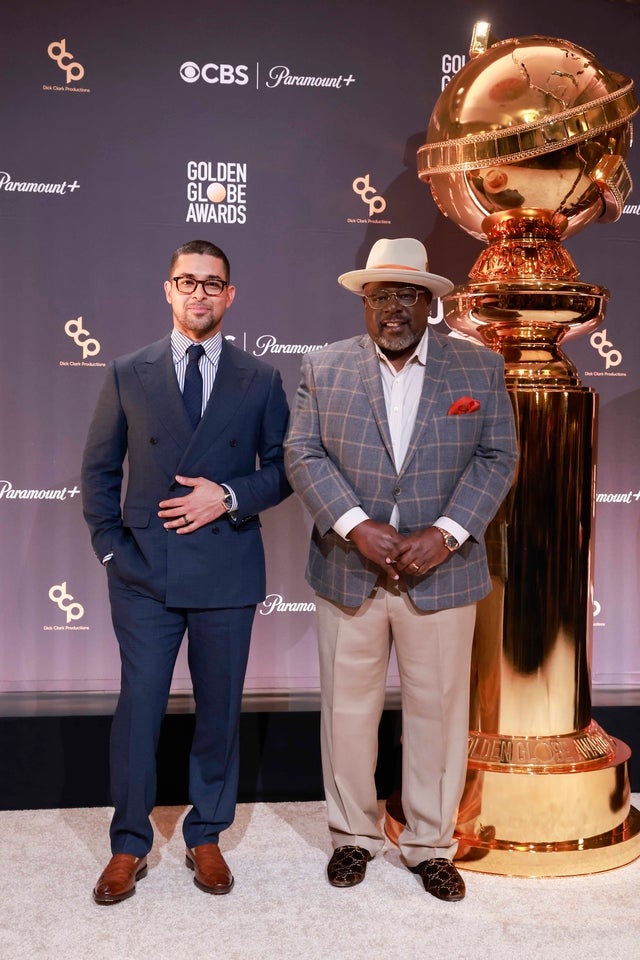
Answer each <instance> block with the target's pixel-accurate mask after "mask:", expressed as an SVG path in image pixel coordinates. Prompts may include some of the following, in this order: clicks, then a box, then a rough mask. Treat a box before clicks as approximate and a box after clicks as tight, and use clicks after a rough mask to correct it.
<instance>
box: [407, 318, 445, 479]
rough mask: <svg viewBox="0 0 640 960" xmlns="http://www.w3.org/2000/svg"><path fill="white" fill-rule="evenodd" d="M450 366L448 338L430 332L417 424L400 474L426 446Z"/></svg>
mask: <svg viewBox="0 0 640 960" xmlns="http://www.w3.org/2000/svg"><path fill="white" fill-rule="evenodd" d="M448 365H449V361H448V359H447V349H446V338H445V339H444V340H443V338H442V337H441V336H439V335H438V334H437V333H434V331H433V330H429V344H428V348H427V362H426V364H425V370H424V380H423V383H422V393H421V394H420V400H419V402H418V410H417V413H416V422H415V424H414V427H413V433H412V434H411V440H410V441H409V447H408V449H407V453H406V456H405V458H404V463H403V464H402V468H401V470H400V474H402V473H404V471H405V470H406V469H407V467H408V465H409V463H410V462H411V459H412V458H413V456H414V455H415V453H416V450H417V449H418V448H419V447H421V446H424V444H425V434H426V432H427V430H428V429H429V426H430V424H431V421H432V417H433V409H434V406H435V403H436V401H437V399H438V396H439V394H440V391H441V390H442V384H443V383H444V381H445V379H446V373H445V371H446V368H447V366H448Z"/></svg>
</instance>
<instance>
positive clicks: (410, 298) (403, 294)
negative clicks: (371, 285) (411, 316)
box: [364, 287, 425, 310]
mask: <svg viewBox="0 0 640 960" xmlns="http://www.w3.org/2000/svg"><path fill="white" fill-rule="evenodd" d="M424 292H425V291H424V290H417V289H416V288H415V287H402V289H401V290H380V291H378V293H370V294H368V295H367V294H366V293H365V294H364V299H365V300H366V301H367V303H368V304H369V306H370V307H373V309H374V310H381V309H382V307H386V306H387V305H388V304H389V303H391V301H392V300H397V302H398V303H399V304H400V306H401V307H412V306H413V305H414V303H417V301H418V297H419V296H420V294H421V293H424Z"/></svg>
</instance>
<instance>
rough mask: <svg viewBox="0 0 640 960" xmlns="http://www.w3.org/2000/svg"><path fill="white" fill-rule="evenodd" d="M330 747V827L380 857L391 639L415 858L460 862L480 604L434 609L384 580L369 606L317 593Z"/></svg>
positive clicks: (325, 743) (406, 837) (405, 804)
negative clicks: (379, 786)
mask: <svg viewBox="0 0 640 960" xmlns="http://www.w3.org/2000/svg"><path fill="white" fill-rule="evenodd" d="M316 609H317V618H318V642H319V651H320V684H321V746H322V768H323V779H324V789H325V796H326V801H327V812H328V819H329V830H330V833H331V838H332V841H333V844H334V846H335V847H338V846H342V845H343V844H352V845H356V846H360V847H363V848H364V849H366V850H368V851H369V852H370V853H371V854H372V855H373V854H375V853H377V852H378V851H379V850H380V849H381V848H382V846H383V845H384V840H385V838H384V833H383V830H382V827H381V824H380V822H379V819H380V818H379V815H378V802H377V796H376V787H375V780H374V772H375V768H376V761H377V754H378V726H379V723H380V718H381V716H382V710H383V707H384V697H385V688H386V676H387V668H388V664H389V655H390V652H391V644H392V643H393V644H394V645H395V651H396V659H397V661H398V671H399V675H400V687H401V696H402V808H403V811H404V815H405V818H406V822H407V824H406V828H405V829H404V830H403V832H402V834H401V835H400V838H399V847H400V851H401V853H402V855H403V858H404V860H405V862H406V864H407V865H408V866H409V867H413V866H417V864H419V863H421V862H422V861H423V860H426V859H429V858H431V857H447V858H452V857H453V855H454V853H455V851H456V849H457V841H455V840H454V839H453V831H454V828H455V823H456V813H457V808H458V804H459V802H460V797H461V796H462V791H463V788H464V782H465V773H466V765H467V741H468V729H469V671H470V661H471V646H472V641H473V629H474V622H475V610H476V608H475V604H471V605H469V606H465V607H457V608H453V609H450V610H438V611H433V612H425V611H421V610H418V609H417V608H416V607H415V606H414V605H413V603H412V602H411V600H410V598H409V596H408V594H407V592H406V589H405V588H404V587H403V586H401V585H400V586H399V585H398V583H397V582H394V581H393V580H391V579H390V578H384V579H383V578H381V582H380V584H379V585H378V586H377V587H376V590H375V591H374V593H373V595H372V596H371V597H370V598H369V599H368V600H367V601H366V602H365V603H363V604H362V606H361V607H357V608H353V607H342V606H340V605H339V604H335V603H332V602H331V601H329V600H327V599H326V598H323V597H320V596H317V597H316Z"/></svg>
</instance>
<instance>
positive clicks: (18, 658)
mask: <svg viewBox="0 0 640 960" xmlns="http://www.w3.org/2000/svg"><path fill="white" fill-rule="evenodd" d="M479 19H486V20H489V21H490V22H491V24H492V28H493V32H494V34H495V35H496V36H497V37H498V38H501V39H506V38H509V37H514V36H528V35H531V34H542V35H545V36H551V37H561V38H564V39H567V40H570V41H571V42H573V43H577V44H579V45H581V46H583V47H586V48H587V49H588V50H591V51H592V52H593V53H594V54H595V56H596V58H597V59H598V60H599V61H600V62H601V63H602V64H603V65H604V66H605V67H607V68H608V69H612V70H616V71H619V72H621V73H623V74H626V75H627V76H631V77H634V71H637V69H638V54H639V51H640V7H639V6H638V5H637V4H635V3H629V2H623V0H551V2H549V0H537V2H536V3H523V4H515V3H513V0H488V2H487V3H486V4H484V5H479V4H478V3H477V2H462V0H449V2H448V3H446V4H442V3H440V2H435V0H396V2H395V3H393V4H390V3H387V2H383V0H366V2H365V0H306V2H301V0H271V2H269V3H264V2H262V0H234V2H233V3H224V4H223V3H216V2H215V0H214V2H211V0H207V2H204V0H192V2H191V3H189V4H187V6H186V7H180V5H176V4H175V3H172V2H169V0H126V2H125V0H112V2H111V3H108V4H107V3H97V2H95V0H94V2H92V0H32V2H31V3H28V4H27V3H20V2H18V0H9V2H8V3H7V4H5V5H4V7H3V14H2V31H1V37H0V50H1V51H2V56H1V60H0V71H1V73H2V86H1V88H0V130H1V135H0V315H1V318H2V344H3V349H2V352H1V356H0V391H1V394H0V399H1V405H0V430H1V441H2V442H1V449H0V458H1V459H0V524H1V529H2V537H1V540H0V591H1V596H0V617H1V623H0V630H1V637H0V691H56V690H76V691H85V690H86V691H96V690H113V689H116V688H117V686H118V675H119V666H118V656H117V651H116V644H115V640H114V639H113V635H112V631H111V624H110V616H109V608H108V603H107V593H106V584H105V574H104V570H103V569H102V568H101V567H100V565H99V563H98V562H97V560H96V559H95V557H94V556H93V553H92V552H91V549H90V546H89V538H88V533H87V530H86V527H85V524H84V521H83V518H82V513H81V504H80V495H79V482H80V476H79V470H80V460H81V455H82V449H83V444H84V439H85V435H86V430H87V426H88V423H89V418H90V416H91V413H92V410H93V406H94V403H95V400H96V398H97V395H98V391H99V389H100V386H101V383H102V379H103V376H104V372H105V366H106V364H107V363H108V361H109V360H110V359H111V358H112V357H115V356H117V355H120V354H123V353H128V352H129V351H131V350H134V349H135V348H137V347H139V346H142V345H143V344H145V343H148V342H151V341H153V340H156V339H158V338H159V337H161V336H162V335H163V334H164V333H165V332H167V331H168V330H169V328H170V323H171V318H170V312H169V308H168V305H167V303H166V301H165V299H164V294H163V289H162V284H163V281H164V279H165V277H166V276H167V269H168V260H169V256H170V254H171V252H172V251H173V250H174V249H175V248H176V247H177V246H178V245H179V244H181V243H183V242H185V241H187V240H191V239H197V238H204V239H210V240H212V241H213V242H215V243H217V244H219V245H220V246H222V247H223V248H224V249H225V250H226V251H227V253H228V255H229V257H230V260H231V265H232V274H233V280H234V283H235V284H236V286H237V290H238V293H237V297H236V301H235V303H234V305H233V307H232V309H231V310H230V311H229V313H228V314H227V316H226V317H225V323H224V332H225V334H226V336H228V337H230V338H232V339H233V340H234V342H235V343H236V344H238V345H240V346H241V347H242V348H243V349H245V350H247V351H248V352H250V353H251V354H253V355H254V356H257V357H261V358H262V359H263V360H265V361H267V362H268V363H271V364H273V365H275V366H277V367H278V368H279V369H280V371H281V373H282V376H283V379H284V383H285V388H286V390H287V393H288V395H289V397H290V398H292V397H293V394H294V392H295V389H296V386H297V383H298V375H299V368H300V361H301V357H302V355H303V354H304V353H305V352H307V351H309V350H315V349H317V348H319V347H322V346H323V345H324V344H326V343H328V342H330V341H332V340H337V339H341V338H343V337H346V336H352V335H354V334H356V333H359V332H360V331H361V330H363V317H362V309H361V305H360V302H359V300H358V299H356V298H355V297H354V296H353V295H352V294H349V293H347V292H346V291H344V290H342V289H341V288H340V287H339V286H338V284H337V282H336V278H337V276H338V274H340V273H342V272H344V271H345V270H349V269H353V268H355V267H360V266H363V265H364V262H365V260H366V256H367V252H368V250H369V248H370V246H371V244H372V243H373V242H374V241H375V240H376V239H378V238H379V237H385V236H386V237H399V236H415V237H419V238H420V239H422V240H423V241H424V242H425V243H426V245H427V248H428V250H429V253H430V261H431V269H432V270H434V271H435V272H437V273H442V274H445V275H448V276H450V277H451V278H452V279H453V280H454V281H455V282H456V283H464V282H465V281H466V279H467V273H468V271H469V269H470V268H471V266H472V265H473V263H474V261H475V259H476V257H477V255H478V253H479V252H480V249H481V245H480V243H479V242H478V241H476V240H474V239H472V238H471V237H469V236H467V235H466V234H465V233H463V232H462V231H461V230H460V229H459V228H457V227H455V226H454V225H453V224H451V223H450V222H449V221H447V220H446V219H445V218H444V217H443V216H442V215H441V214H440V213H439V212H438V211H437V209H436V206H435V204H434V202H433V200H432V198H431V194H430V191H429V189H428V187H426V186H425V185H424V184H422V183H421V182H420V181H419V179H418V177H417V174H416V151H417V149H418V147H419V146H420V145H421V144H422V143H423V142H424V140H425V131H426V127H427V123H428V119H429V117H430V114H431V111H432V109H433V106H434V104H435V102H436V100H437V98H438V96H439V94H440V92H441V90H442V89H443V88H444V86H445V85H446V83H447V82H448V80H449V78H450V77H451V76H452V74H453V73H455V72H456V71H457V70H458V69H460V68H461V67H462V66H463V65H464V63H465V62H466V60H467V57H468V48H469V41H470V39H471V34H472V29H473V25H474V23H475V21H476V20H479ZM634 79H635V81H636V86H637V85H638V79H639V78H638V76H636V77H635V78H634ZM629 164H630V168H631V173H632V176H635V180H636V183H637V185H638V186H637V188H636V192H635V193H632V195H631V197H630V198H629V200H628V202H627V206H626V208H625V211H624V214H623V216H622V217H621V219H620V220H619V221H618V222H617V223H615V224H611V225H594V226H592V227H590V228H589V229H588V230H586V231H585V232H584V233H583V234H581V235H579V236H578V237H576V238H574V239H573V240H570V241H569V242H568V244H567V246H568V248H569V250H570V252H571V254H572V256H573V258H574V260H575V262H576V264H577V266H578V269H579V270H580V273H581V280H582V281H584V282H589V283H597V284H602V285H604V286H607V287H609V288H610V291H611V301H610V304H609V307H608V311H607V315H606V318H605V321H604V323H603V324H602V326H601V327H600V329H599V331H598V333H597V335H596V336H591V337H589V336H587V337H583V338H581V339H576V340H573V341H571V343H570V345H569V346H568V348H567V352H568V353H569V354H570V356H571V358H572V359H573V360H574V362H575V363H576V365H577V367H578V370H579V372H580V375H581V377H582V379H583V382H584V384H585V385H587V386H592V387H594V388H595V389H596V390H597V391H598V393H599V396H600V430H599V433H600V437H599V460H598V479H597V500H598V502H597V518H596V550H595V604H594V610H593V618H594V651H593V679H594V682H595V683H596V684H613V683H615V684H638V683H640V644H639V643H638V622H639V621H640V565H639V551H640V543H639V520H640V456H639V454H640V327H639V318H638V300H639V293H638V290H639V277H640V267H639V264H640V148H638V149H636V150H635V152H634V149H632V151H631V154H630V157H629ZM432 322H433V323H434V324H436V325H437V324H439V325H440V328H442V327H443V324H442V316H441V312H440V311H439V309H438V305H437V304H434V308H433V315H432ZM549 510H550V511H552V510H553V504H549ZM263 521H264V533H265V539H266V546H267V553H268V597H267V599H266V601H265V603H264V604H263V605H262V606H261V607H260V608H259V610H258V614H257V617H256V625H255V631H254V641H253V648H252V654H251V660H250V665H249V672H248V678H247V687H248V689H249V690H251V689H253V690H272V689H273V690H296V691H298V690H315V689H316V688H317V685H318V676H317V657H316V649H315V627H314V612H313V611H314V606H313V596H312V594H311V591H310V590H309V588H308V587H307V585H306V583H305V581H304V566H305V559H306V553H307V541H308V536H309V533H310V524H309V521H308V518H307V516H306V514H305V512H304V511H303V509H302V507H301V505H300V504H299V502H298V501H297V500H296V499H295V498H293V497H292V498H290V499H289V500H288V501H286V502H285V503H284V504H281V505H280V506H279V507H277V508H276V509H274V510H271V511H269V512H267V513H266V514H265V515H264V517H263ZM540 522H541V523H544V522H545V518H544V517H541V518H540ZM174 689H175V690H176V691H179V690H187V689H189V681H188V671H187V668H186V660H185V658H184V656H183V654H182V653H181V657H180V660H179V663H178V667H177V670H176V675H175V682H174Z"/></svg>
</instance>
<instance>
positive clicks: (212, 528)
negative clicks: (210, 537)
mask: <svg viewBox="0 0 640 960" xmlns="http://www.w3.org/2000/svg"><path fill="white" fill-rule="evenodd" d="M211 533H220V527H211Z"/></svg>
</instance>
